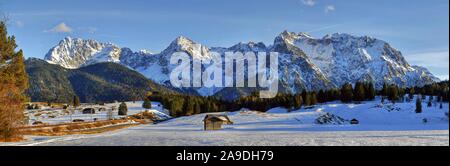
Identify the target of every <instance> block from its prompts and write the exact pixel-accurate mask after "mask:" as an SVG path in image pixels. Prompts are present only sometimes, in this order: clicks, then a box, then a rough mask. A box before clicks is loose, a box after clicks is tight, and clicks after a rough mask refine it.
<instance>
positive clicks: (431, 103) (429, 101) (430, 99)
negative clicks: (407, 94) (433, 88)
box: [427, 96, 433, 107]
mask: <svg viewBox="0 0 450 166" xmlns="http://www.w3.org/2000/svg"><path fill="white" fill-rule="evenodd" d="M427 106H428V107H431V106H433V96H430V97H428V104H427Z"/></svg>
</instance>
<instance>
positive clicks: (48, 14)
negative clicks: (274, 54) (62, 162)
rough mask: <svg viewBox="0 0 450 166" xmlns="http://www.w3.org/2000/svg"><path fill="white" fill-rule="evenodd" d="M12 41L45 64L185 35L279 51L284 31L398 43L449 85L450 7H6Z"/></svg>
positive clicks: (134, 3)
mask: <svg viewBox="0 0 450 166" xmlns="http://www.w3.org/2000/svg"><path fill="white" fill-rule="evenodd" d="M0 11H1V12H3V13H6V15H8V16H9V18H10V20H9V24H8V28H9V33H10V34H13V35H15V36H16V38H17V42H18V44H19V46H20V48H22V49H23V50H24V52H25V55H26V56H27V57H38V58H43V56H44V55H45V54H46V53H47V51H48V50H49V49H50V48H51V47H52V46H54V45H56V44H57V43H58V41H60V40H61V39H62V38H64V37H65V36H72V37H81V38H87V39H96V40H100V41H103V42H112V43H115V44H118V45H119V46H123V47H125V46H126V47H130V48H132V49H133V50H140V49H147V50H150V51H152V52H159V51H161V50H163V49H164V48H165V47H166V46H168V44H169V43H170V42H171V41H172V40H174V39H175V38H176V37H177V36H179V35H184V36H187V37H189V38H191V39H193V40H195V41H197V42H199V43H202V44H205V45H207V46H225V47H226V46H232V45H233V44H236V43H238V42H241V41H242V42H247V41H262V42H264V43H266V44H272V43H273V39H274V38H275V36H277V35H278V34H279V33H280V32H282V31H283V30H289V31H294V32H309V33H310V34H311V35H312V36H314V37H317V38H320V37H323V36H324V35H326V34H331V33H335V32H340V33H350V34H354V35H369V36H373V37H376V38H380V39H382V40H385V41H387V42H389V43H391V44H392V45H393V46H394V47H396V48H397V49H399V50H401V51H402V52H403V54H404V56H405V57H406V58H407V60H408V61H409V62H410V63H411V64H415V65H422V66H425V67H427V68H429V69H430V70H431V71H432V72H433V73H434V74H435V75H436V76H439V77H441V78H448V75H449V74H448V72H449V21H448V20H449V1H448V0H427V1H424V0H283V1H280V0H278V1H275V0H126V1H125V0H95V1H94V0H76V1H61V0H39V1H29V0H0Z"/></svg>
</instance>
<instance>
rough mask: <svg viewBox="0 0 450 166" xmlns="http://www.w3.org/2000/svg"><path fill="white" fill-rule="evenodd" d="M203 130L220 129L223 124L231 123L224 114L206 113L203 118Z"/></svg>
mask: <svg viewBox="0 0 450 166" xmlns="http://www.w3.org/2000/svg"><path fill="white" fill-rule="evenodd" d="M203 124H204V129H205V130H220V129H222V125H224V124H226V125H227V124H233V122H232V121H231V120H230V118H228V116H226V115H206V116H205V119H203Z"/></svg>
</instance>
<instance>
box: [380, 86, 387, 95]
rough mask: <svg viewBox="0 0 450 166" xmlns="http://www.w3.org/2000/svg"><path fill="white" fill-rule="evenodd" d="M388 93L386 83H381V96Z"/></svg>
mask: <svg viewBox="0 0 450 166" xmlns="http://www.w3.org/2000/svg"><path fill="white" fill-rule="evenodd" d="M387 95H388V86H387V84H386V83H384V84H383V89H381V96H387Z"/></svg>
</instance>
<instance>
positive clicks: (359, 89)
mask: <svg viewBox="0 0 450 166" xmlns="http://www.w3.org/2000/svg"><path fill="white" fill-rule="evenodd" d="M364 91H365V90H364V85H363V83H361V82H357V83H356V84H355V90H354V92H353V94H354V95H355V96H354V100H355V101H364V99H365V97H366V94H365V92H364Z"/></svg>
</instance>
